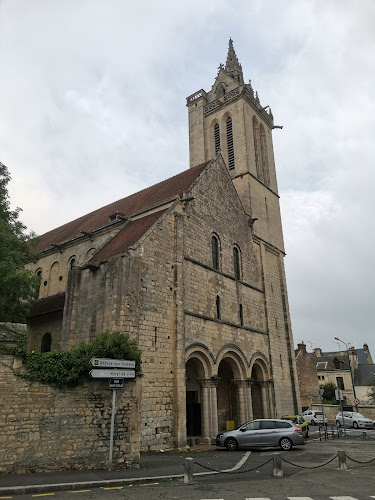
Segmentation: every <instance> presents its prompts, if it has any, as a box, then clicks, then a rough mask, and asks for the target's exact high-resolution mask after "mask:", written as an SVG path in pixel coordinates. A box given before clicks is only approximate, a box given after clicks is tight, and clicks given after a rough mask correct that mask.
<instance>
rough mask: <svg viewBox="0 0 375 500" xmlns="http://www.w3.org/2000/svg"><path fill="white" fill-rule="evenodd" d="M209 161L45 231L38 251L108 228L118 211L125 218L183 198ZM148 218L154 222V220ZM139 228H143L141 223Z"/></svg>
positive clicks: (37, 248)
mask: <svg viewBox="0 0 375 500" xmlns="http://www.w3.org/2000/svg"><path fill="white" fill-rule="evenodd" d="M208 163H209V161H207V162H205V163H202V164H201V165H197V166H196V167H193V168H189V170H185V171H184V172H181V173H180V174H178V175H175V176H174V177H170V178H169V179H166V180H165V181H163V182H159V183H158V184H155V185H153V186H150V187H148V188H146V189H143V190H142V191H139V192H138V193H135V194H132V195H130V196H128V197H126V198H123V199H121V200H118V201H115V202H113V203H110V204H109V205H106V206H104V207H101V208H99V209H97V210H95V211H94V212H91V213H89V214H87V215H83V216H82V217H79V218H78V219H75V220H73V221H71V222H68V223H67V224H64V225H63V226H60V227H58V228H56V229H53V230H52V231H49V232H48V233H45V234H43V235H42V236H40V237H39V238H38V244H37V247H36V248H35V249H34V251H36V252H41V251H43V250H47V249H51V248H52V247H53V245H51V244H54V245H56V244H62V243H65V242H67V241H70V240H73V239H75V238H78V237H81V236H82V232H90V231H94V230H97V229H99V228H102V227H105V226H107V225H108V224H110V223H111V222H110V217H111V215H113V214H116V213H118V214H121V216H123V217H130V216H131V215H133V214H135V213H139V212H145V211H147V209H148V208H151V207H154V206H157V205H161V204H162V203H163V202H168V201H170V200H173V199H174V198H176V197H177V196H180V197H181V196H182V195H183V193H184V192H185V191H186V190H187V189H188V188H189V187H190V186H191V185H192V184H193V182H194V181H195V180H196V179H197V178H198V177H199V175H200V174H201V172H202V171H203V170H204V169H205V167H206V166H207V165H208ZM158 214H159V216H161V214H162V212H158ZM148 220H149V221H150V220H151V219H148ZM142 224H143V223H142ZM137 227H140V226H139V223H138V224H137ZM144 228H145V226H144ZM129 229H130V228H128V229H127V231H125V232H126V233H127V234H129ZM132 239H133V237H130V238H129V241H130V240H132Z"/></svg>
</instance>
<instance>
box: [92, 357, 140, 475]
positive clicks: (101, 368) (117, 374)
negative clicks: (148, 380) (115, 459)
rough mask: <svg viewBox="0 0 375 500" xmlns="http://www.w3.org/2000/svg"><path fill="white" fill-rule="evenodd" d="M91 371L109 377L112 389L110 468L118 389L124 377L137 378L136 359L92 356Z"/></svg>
mask: <svg viewBox="0 0 375 500" xmlns="http://www.w3.org/2000/svg"><path fill="white" fill-rule="evenodd" d="M90 363H91V365H92V366H93V367H94V369H93V370H91V371H90V376H91V377H92V378H108V379H109V388H110V389H112V415H111V431H110V436H109V458H108V470H111V469H112V455H113V434H114V428H115V409H116V391H117V389H122V388H123V386H124V378H135V361H132V360H129V359H107V358H92V359H91V360H90Z"/></svg>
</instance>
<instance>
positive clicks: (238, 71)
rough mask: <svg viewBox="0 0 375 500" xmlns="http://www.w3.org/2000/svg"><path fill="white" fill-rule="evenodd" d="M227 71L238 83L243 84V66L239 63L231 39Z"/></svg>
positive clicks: (226, 65)
mask: <svg viewBox="0 0 375 500" xmlns="http://www.w3.org/2000/svg"><path fill="white" fill-rule="evenodd" d="M225 71H226V72H227V73H228V74H229V75H230V76H231V77H232V78H233V79H234V80H236V81H237V82H238V83H240V84H243V73H242V66H241V64H240V63H239V62H238V58H237V55H236V53H235V51H234V47H233V40H232V39H231V38H230V39H229V48H228V55H227V62H226V64H225Z"/></svg>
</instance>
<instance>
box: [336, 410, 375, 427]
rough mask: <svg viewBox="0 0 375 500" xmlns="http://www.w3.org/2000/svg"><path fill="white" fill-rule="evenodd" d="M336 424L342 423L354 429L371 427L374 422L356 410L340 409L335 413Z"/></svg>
mask: <svg viewBox="0 0 375 500" xmlns="http://www.w3.org/2000/svg"><path fill="white" fill-rule="evenodd" d="M336 425H337V426H341V425H344V426H345V427H353V428H354V429H358V428H361V429H372V428H373V427H374V422H373V420H371V419H370V418H366V417H365V416H363V415H362V413H358V412H356V411H344V412H342V413H341V411H340V412H339V413H338V414H337V415H336Z"/></svg>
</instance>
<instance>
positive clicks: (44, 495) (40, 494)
mask: <svg viewBox="0 0 375 500" xmlns="http://www.w3.org/2000/svg"><path fill="white" fill-rule="evenodd" d="M31 496H32V497H52V496H54V493H38V494H36V495H31Z"/></svg>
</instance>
